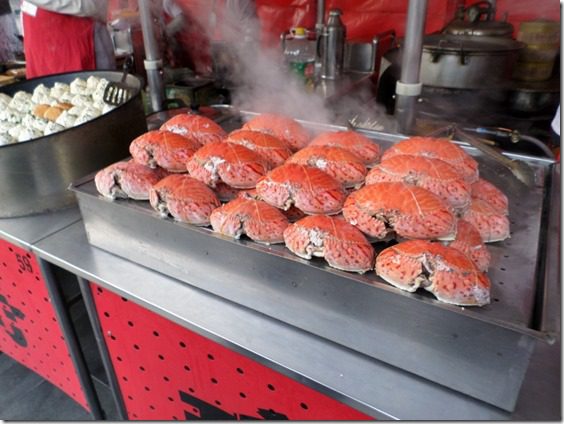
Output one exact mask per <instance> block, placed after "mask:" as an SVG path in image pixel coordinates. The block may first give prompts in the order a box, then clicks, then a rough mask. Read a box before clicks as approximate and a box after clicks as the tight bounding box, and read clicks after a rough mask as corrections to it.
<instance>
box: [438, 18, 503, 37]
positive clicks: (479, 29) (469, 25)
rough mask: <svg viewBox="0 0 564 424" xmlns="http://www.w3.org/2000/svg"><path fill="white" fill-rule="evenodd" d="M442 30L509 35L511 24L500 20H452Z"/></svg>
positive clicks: (478, 34)
mask: <svg viewBox="0 0 564 424" xmlns="http://www.w3.org/2000/svg"><path fill="white" fill-rule="evenodd" d="M443 32H444V33H445V34H451V35H473V36H478V37H511V35H512V34H513V25H511V24H510V23H509V22H502V21H479V22H467V21H454V22H452V23H451V24H449V25H448V26H447V27H446V28H445V29H444V30H443Z"/></svg>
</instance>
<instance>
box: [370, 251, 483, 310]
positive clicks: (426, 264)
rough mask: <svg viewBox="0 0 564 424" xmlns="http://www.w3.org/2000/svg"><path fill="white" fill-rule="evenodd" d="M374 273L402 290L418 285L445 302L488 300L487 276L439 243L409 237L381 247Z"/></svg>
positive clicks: (478, 303)
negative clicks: (382, 248)
mask: <svg viewBox="0 0 564 424" xmlns="http://www.w3.org/2000/svg"><path fill="white" fill-rule="evenodd" d="M376 273H377V274H378V275H379V276H380V277H381V278H382V279H384V280H385V281H387V282H388V283H390V284H391V285H393V286H395V287H398V288H399V289H401V290H406V291H409V292H414V291H416V290H417V289H418V288H420V287H421V288H424V289H425V290H428V291H430V292H431V293H433V294H434V295H435V297H436V298H437V299H439V300H440V301H442V302H445V303H451V304H454V305H460V306H483V305H487V304H488V303H490V286H491V283H490V281H489V279H488V277H487V276H486V275H485V274H484V273H482V272H480V270H478V269H477V268H476V266H475V265H474V263H473V262H472V261H471V260H470V258H468V257H467V256H466V255H465V254H464V253H462V252H460V251H458V250H456V249H454V248H452V247H447V246H443V245H442V244H440V243H433V242H430V241H426V240H408V241H405V242H403V243H399V244H397V245H395V246H392V247H389V248H387V249H384V250H383V251H382V252H380V254H379V255H378V257H377V258H376Z"/></svg>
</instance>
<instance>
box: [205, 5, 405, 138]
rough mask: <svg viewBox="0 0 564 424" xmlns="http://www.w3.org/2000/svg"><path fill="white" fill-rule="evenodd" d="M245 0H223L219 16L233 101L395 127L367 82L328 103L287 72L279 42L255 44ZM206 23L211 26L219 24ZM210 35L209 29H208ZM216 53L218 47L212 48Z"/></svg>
mask: <svg viewBox="0 0 564 424" xmlns="http://www.w3.org/2000/svg"><path fill="white" fill-rule="evenodd" d="M246 3H247V2H245V1H236V0H233V1H229V0H228V1H227V7H226V10H225V13H223V14H222V17H221V21H220V20H219V19H218V20H217V21H216V19H212V22H213V24H217V25H221V28H219V29H220V33H221V34H222V37H221V38H222V39H223V40H226V42H225V43H224V48H223V51H222V53H221V54H220V55H219V56H220V57H222V58H223V60H222V64H223V65H224V66H225V67H226V69H225V74H226V75H227V77H228V79H229V81H230V82H231V83H232V84H231V85H233V87H234V88H233V89H231V94H232V104H233V106H235V107H237V108H239V109H241V110H247V111H254V112H261V113H265V112H270V113H280V114H284V115H287V116H291V117H293V118H296V119H302V120H306V121H312V122H317V123H326V124H329V123H331V124H339V125H345V124H346V121H347V119H349V118H352V117H354V116H359V117H361V118H362V117H363V116H364V117H366V116H370V117H371V119H372V122H374V121H376V123H377V125H380V127H381V128H380V129H384V127H386V128H388V129H390V128H393V127H395V121H393V119H392V118H391V117H389V116H386V115H385V112H384V110H383V108H380V107H379V106H377V105H376V101H375V99H374V97H375V95H374V93H373V92H372V91H371V88H370V87H365V88H362V89H358V90H357V91H355V93H354V96H346V97H342V98H339V99H338V101H333V104H331V105H329V104H327V102H326V100H325V99H324V98H323V96H322V95H320V94H318V93H317V92H311V90H308V89H307V88H306V87H305V85H304V82H303V81H302V80H300V79H299V78H298V77H297V76H296V75H294V74H293V73H291V72H289V70H288V69H287V67H286V65H285V64H284V60H283V54H282V49H281V47H280V45H277V46H275V47H272V48H267V47H265V46H261V44H260V40H259V38H260V34H261V30H260V22H259V20H258V18H257V17H256V15H255V14H254V13H253V12H254V10H253V8H249V7H248V4H247V6H245V4H246ZM208 28H209V31H210V32H216V31H217V29H218V28H210V27H209V26H208ZM210 37H211V34H210ZM215 56H216V59H217V56H218V55H217V53H216V54H215Z"/></svg>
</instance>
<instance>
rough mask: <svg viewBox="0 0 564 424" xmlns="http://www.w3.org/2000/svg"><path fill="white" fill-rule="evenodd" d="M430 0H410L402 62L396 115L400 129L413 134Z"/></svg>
mask: <svg viewBox="0 0 564 424" xmlns="http://www.w3.org/2000/svg"><path fill="white" fill-rule="evenodd" d="M426 13H427V0H410V1H409V6H408V10H407V23H406V29H405V39H404V42H403V48H402V49H403V54H402V63H401V76H400V80H399V81H398V82H397V84H396V108H395V115H396V118H397V121H398V131H399V132H401V133H404V134H410V133H411V132H412V130H413V127H414V124H415V105H416V102H417V98H418V96H419V95H420V94H421V83H420V81H419V75H420V70H421V55H422V46H423V35H424V31H425V15H426Z"/></svg>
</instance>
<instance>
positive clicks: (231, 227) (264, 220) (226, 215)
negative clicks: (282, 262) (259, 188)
mask: <svg viewBox="0 0 564 424" xmlns="http://www.w3.org/2000/svg"><path fill="white" fill-rule="evenodd" d="M210 221H211V225H212V228H213V230H214V231H215V232H217V233H220V234H223V235H226V236H229V237H233V238H235V239H238V238H240V237H241V235H242V234H246V235H247V236H248V237H249V238H250V239H252V240H253V241H256V242H259V243H265V244H274V243H283V242H284V236H283V232H284V230H285V229H286V227H287V226H288V225H289V222H288V219H287V218H286V217H285V216H284V214H283V213H282V212H281V211H280V210H279V209H277V208H275V207H274V206H270V205H269V204H267V203H265V202H263V201H262V200H254V199H243V198H236V199H234V200H232V201H230V202H229V203H226V204H225V205H223V206H221V207H219V208H217V209H216V210H214V211H213V212H212V214H211V216H210Z"/></svg>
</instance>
